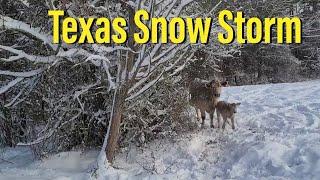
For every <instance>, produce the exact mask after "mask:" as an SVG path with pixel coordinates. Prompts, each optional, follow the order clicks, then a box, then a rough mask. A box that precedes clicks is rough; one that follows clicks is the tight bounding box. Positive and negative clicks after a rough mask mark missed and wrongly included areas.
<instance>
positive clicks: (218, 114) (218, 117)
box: [217, 111, 221, 128]
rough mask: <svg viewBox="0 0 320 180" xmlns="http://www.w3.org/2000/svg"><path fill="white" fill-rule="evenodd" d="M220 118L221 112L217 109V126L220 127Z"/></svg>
mask: <svg viewBox="0 0 320 180" xmlns="http://www.w3.org/2000/svg"><path fill="white" fill-rule="evenodd" d="M220 118H221V114H220V113H219V112H218V111H217V119H218V128H220Z"/></svg>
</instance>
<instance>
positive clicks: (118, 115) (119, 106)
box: [105, 87, 127, 163]
mask: <svg viewBox="0 0 320 180" xmlns="http://www.w3.org/2000/svg"><path fill="white" fill-rule="evenodd" d="M126 94H127V91H126V90H125V88H121V87H120V89H119V90H118V93H116V94H115V98H114V104H113V110H112V111H113V112H112V117H111V119H110V122H109V123H111V127H110V131H109V136H108V143H107V147H106V149H105V151H106V155H107V159H108V161H109V162H110V163H112V161H113V158H114V155H115V151H116V149H117V146H118V139H119V132H120V124H121V119H122V113H123V110H124V102H125V97H126Z"/></svg>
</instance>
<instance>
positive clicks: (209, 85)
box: [205, 80, 216, 88]
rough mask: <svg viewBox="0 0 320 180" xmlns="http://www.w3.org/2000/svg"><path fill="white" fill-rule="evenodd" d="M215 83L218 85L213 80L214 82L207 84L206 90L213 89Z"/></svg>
mask: <svg viewBox="0 0 320 180" xmlns="http://www.w3.org/2000/svg"><path fill="white" fill-rule="evenodd" d="M215 83H216V81H215V80H212V81H210V82H208V83H206V84H205V86H206V88H212V87H214V86H215Z"/></svg>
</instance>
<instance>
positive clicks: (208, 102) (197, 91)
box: [189, 80, 228, 128]
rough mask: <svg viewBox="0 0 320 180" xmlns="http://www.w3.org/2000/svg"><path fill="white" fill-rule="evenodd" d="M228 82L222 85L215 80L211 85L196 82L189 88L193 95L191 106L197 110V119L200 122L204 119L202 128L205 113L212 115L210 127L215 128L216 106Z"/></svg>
mask: <svg viewBox="0 0 320 180" xmlns="http://www.w3.org/2000/svg"><path fill="white" fill-rule="evenodd" d="M227 85H228V82H223V83H221V82H220V81H218V80H213V81H211V82H209V83H203V82H201V81H194V82H192V83H191V85H190V86H189V91H190V95H191V99H190V104H191V105H192V106H193V107H194V108H195V109H196V111H197V117H198V120H199V121H200V120H201V119H202V122H201V124H202V126H203V125H204V121H205V118H206V114H205V112H207V113H209V114H210V125H211V127H212V128H214V126H213V115H214V111H215V106H216V104H217V102H218V99H219V97H220V94H221V88H222V87H223V86H227Z"/></svg>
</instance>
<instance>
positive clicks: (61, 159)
mask: <svg viewBox="0 0 320 180" xmlns="http://www.w3.org/2000/svg"><path fill="white" fill-rule="evenodd" d="M222 94H223V95H222V97H221V99H222V100H227V101H229V102H241V103H242V104H241V106H240V107H239V110H238V114H237V117H236V128H237V129H236V131H232V130H231V128H230V127H229V126H227V129H226V130H225V131H222V130H219V129H210V128H209V127H208V126H209V125H208V124H209V120H207V122H206V123H207V124H206V128H204V129H199V130H198V131H196V132H190V133H188V134H184V135H181V136H179V137H178V138H175V139H164V140H157V141H155V142H152V143H150V144H148V145H146V146H145V147H143V148H134V147H131V148H128V151H125V152H123V153H121V154H119V155H118V156H117V158H116V161H115V164H114V166H115V168H109V169H108V170H107V171H106V172H105V174H104V178H105V179H263V178H266V179H319V178H320V80H318V81H309V82H302V83H292V84H274V85H259V86H242V87H228V88H225V89H224V90H223V93H222ZM192 111H193V110H192ZM18 152H19V151H18ZM18 152H14V151H13V150H9V151H7V155H6V153H5V156H4V159H6V160H9V161H12V162H14V163H15V164H10V163H6V162H3V161H1V160H0V179H8V177H9V179H10V178H11V179H15V177H17V178H22V177H23V179H37V178H38V179H45V178H47V179H54V178H58V179H81V178H82V179H87V178H88V177H89V173H88V172H89V171H90V169H91V168H92V163H93V162H94V157H95V155H96V153H95V152H91V153H86V154H83V155H81V154H80V153H78V152H68V153H61V154H58V155H55V156H53V157H50V158H48V159H46V160H44V161H42V162H32V158H30V154H28V153H24V154H21V153H22V152H21V150H20V153H18ZM14 153H16V154H15V155H13V154H14ZM15 156H17V157H15ZM0 157H1V156H0ZM19 159H20V160H19ZM21 159H25V162H21ZM69 161H71V162H69ZM80 177H81V178H80ZM94 177H95V176H93V177H92V179H94Z"/></svg>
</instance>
